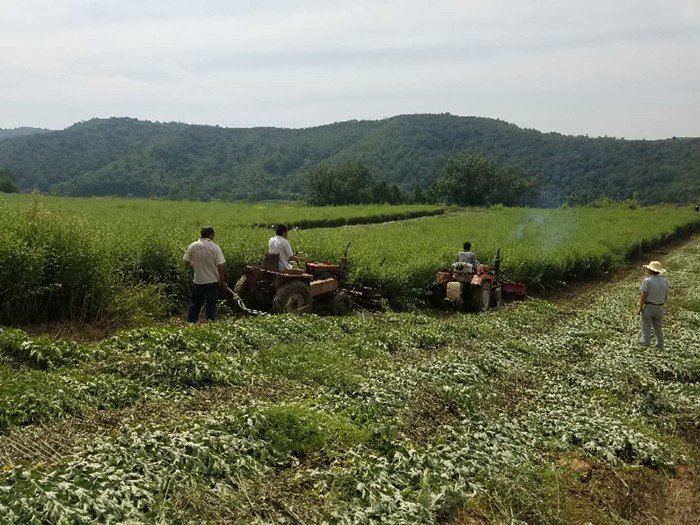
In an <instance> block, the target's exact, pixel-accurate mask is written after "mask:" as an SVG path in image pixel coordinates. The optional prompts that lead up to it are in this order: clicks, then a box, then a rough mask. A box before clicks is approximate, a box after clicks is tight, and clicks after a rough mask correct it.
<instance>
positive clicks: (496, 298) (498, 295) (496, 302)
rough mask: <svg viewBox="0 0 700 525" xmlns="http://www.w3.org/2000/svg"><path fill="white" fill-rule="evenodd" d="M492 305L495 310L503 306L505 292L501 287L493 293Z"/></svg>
mask: <svg viewBox="0 0 700 525" xmlns="http://www.w3.org/2000/svg"><path fill="white" fill-rule="evenodd" d="M491 304H492V306H493V308H500V307H501V306H503V290H502V289H501V287H500V285H499V286H497V287H496V289H495V290H494V291H493V299H491Z"/></svg>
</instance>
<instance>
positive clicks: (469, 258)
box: [457, 241, 479, 270]
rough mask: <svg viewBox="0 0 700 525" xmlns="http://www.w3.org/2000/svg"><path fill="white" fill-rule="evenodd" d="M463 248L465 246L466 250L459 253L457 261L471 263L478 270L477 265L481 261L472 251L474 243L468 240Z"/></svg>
mask: <svg viewBox="0 0 700 525" xmlns="http://www.w3.org/2000/svg"><path fill="white" fill-rule="evenodd" d="M462 248H464V251H461V252H459V253H458V254H457V262H461V263H468V264H471V265H472V268H474V269H475V270H476V267H477V266H478V265H479V261H477V260H476V255H475V254H474V252H472V251H471V249H472V243H470V242H469V241H467V242H465V243H464V245H463V246H462Z"/></svg>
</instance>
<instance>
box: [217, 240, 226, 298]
mask: <svg viewBox="0 0 700 525" xmlns="http://www.w3.org/2000/svg"><path fill="white" fill-rule="evenodd" d="M225 263H226V259H224V252H222V251H221V248H219V247H218V246H217V250H216V270H217V271H218V272H219V286H221V287H222V288H224V289H226V288H228V283H227V282H226V275H225V274H224V268H225Z"/></svg>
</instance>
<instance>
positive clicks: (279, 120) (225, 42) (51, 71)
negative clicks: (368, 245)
mask: <svg viewBox="0 0 700 525" xmlns="http://www.w3.org/2000/svg"><path fill="white" fill-rule="evenodd" d="M699 52H700V7H699V6H698V4H697V3H696V2H694V1H692V0H668V1H665V2H664V1H657V0H635V1H632V0H608V1H601V0H597V1H583V0H581V1H578V0H577V1H573V0H558V1H554V0H541V1H538V2H530V3H524V2H520V1H517V0H500V1H486V0H483V1H458V0H450V1H448V0H440V1H435V2H422V1H421V2H419V1H417V0H404V1H383V2H376V1H370V0H356V1H354V2H340V1H335V0H329V1H325V2H322V1H297V2H292V1H269V2H260V1H257V2H256V1H253V0H250V1H223V0H222V1H200V2H191V1H184V0H175V1H165V0H157V1H156V0H151V1H146V2H144V1H140V2H136V1H133V0H128V1H124V0H122V1H116V0H100V1H98V0H63V1H61V2H55V1H50V0H25V1H21V2H20V1H17V0H9V1H8V0H5V1H4V2H3V5H2V6H1V7H0V127H11V126H19V125H39V126H49V127H55V128H56V127H64V126H67V125H69V124H71V123H73V122H74V121H77V120H81V119H86V118H91V117H93V116H111V115H124V116H135V117H139V118H146V119H152V120H179V121H186V122H193V123H208V124H220V125H231V126H253V125H283V126H294V127H298V126H308V125H314V124H322V123H326V122H332V121H336V120H344V119H349V118H381V117H386V116H391V115H393V114H397V113H415V112H444V111H449V112H451V113H454V114H470V115H482V116H494V117H500V118H503V119H505V120H509V121H512V122H515V123H517V124H519V125H523V126H527V127H536V128H538V129H543V130H557V131H562V132H566V133H582V134H584V133H588V134H591V135H598V134H607V135H616V136H626V137H635V136H639V137H642V136H644V137H660V136H670V135H679V136H680V135H696V136H697V135H700V119H698V108H700V95H699V94H698V93H700V71H699V70H698V68H697V66H696V64H697V62H698V56H699V55H700V53H699Z"/></svg>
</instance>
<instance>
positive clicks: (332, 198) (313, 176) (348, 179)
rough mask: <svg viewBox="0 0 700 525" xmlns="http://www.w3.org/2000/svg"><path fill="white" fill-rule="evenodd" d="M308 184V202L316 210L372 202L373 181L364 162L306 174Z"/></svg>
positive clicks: (327, 166)
mask: <svg viewBox="0 0 700 525" xmlns="http://www.w3.org/2000/svg"><path fill="white" fill-rule="evenodd" d="M305 183H306V184H305V185H306V192H305V199H306V202H308V203H309V204H312V205H315V206H327V205H339V204H366V203H369V202H372V201H373V195H372V186H373V177H372V174H371V172H370V171H369V169H368V168H367V166H365V165H364V164H362V163H361V162H357V161H352V162H346V163H344V164H336V165H327V164H326V165H321V166H318V167H317V168H315V169H313V170H311V171H309V172H308V173H307V174H306V180H305Z"/></svg>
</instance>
